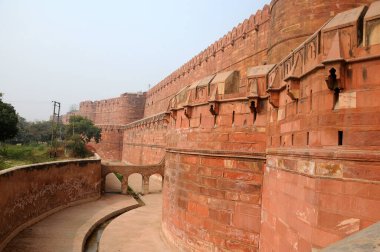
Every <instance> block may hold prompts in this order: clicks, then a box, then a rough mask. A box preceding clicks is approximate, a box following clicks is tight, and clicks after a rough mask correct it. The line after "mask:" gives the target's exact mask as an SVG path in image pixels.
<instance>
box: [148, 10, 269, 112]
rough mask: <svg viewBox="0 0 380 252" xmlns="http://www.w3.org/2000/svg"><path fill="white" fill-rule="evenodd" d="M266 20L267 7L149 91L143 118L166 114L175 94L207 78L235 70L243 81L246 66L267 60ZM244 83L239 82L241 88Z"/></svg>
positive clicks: (267, 18)
mask: <svg viewBox="0 0 380 252" xmlns="http://www.w3.org/2000/svg"><path fill="white" fill-rule="evenodd" d="M269 18H270V16H269V6H265V7H264V9H263V10H260V11H257V13H256V14H255V15H252V16H251V17H250V18H249V19H246V20H244V22H243V23H242V24H240V25H238V26H237V27H236V28H234V29H233V30H232V31H230V32H229V33H228V34H226V35H225V36H224V37H223V38H221V39H219V40H218V41H216V42H215V43H214V44H212V45H210V46H209V47H208V48H207V49H205V50H204V51H202V52H201V53H200V54H198V55H197V56H195V57H194V58H193V59H191V60H190V61H189V62H187V63H186V64H184V65H183V66H181V67H180V68H179V69H178V70H176V71H175V72H173V73H172V74H170V75H169V76H168V77H166V78H165V79H164V80H162V81H161V82H160V83H158V84H157V85H155V86H154V87H153V88H151V89H150V90H149V91H148V92H147V100H146V104H145V112H144V117H148V116H152V115H154V114H158V113H161V112H164V111H166V110H167V109H168V104H169V100H170V98H171V97H173V95H174V94H176V93H177V92H178V91H179V90H180V89H182V88H183V87H185V86H186V85H189V84H191V83H193V82H194V81H197V80H200V79H202V78H204V77H206V76H209V75H212V74H215V73H219V72H223V71H228V70H238V71H240V75H241V77H242V79H243V80H244V79H245V76H246V71H247V67H248V66H256V65H262V64H263V63H265V62H266V61H267V56H266V49H267V46H268V32H269ZM246 84H247V83H245V82H244V81H243V82H241V83H240V89H242V90H243V89H244V88H245V87H246Z"/></svg>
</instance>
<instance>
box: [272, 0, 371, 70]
mask: <svg viewBox="0 0 380 252" xmlns="http://www.w3.org/2000/svg"><path fill="white" fill-rule="evenodd" d="M372 2H374V0H348V1H347V0H328V1H326V0H273V1H272V2H271V4H270V15H271V19H270V29H269V45H268V61H269V63H270V64H275V63H277V62H279V61H280V60H281V59H282V58H284V57H285V56H286V55H288V54H289V53H290V52H291V51H292V50H293V49H295V48H296V47H297V46H298V45H300V44H301V43H302V42H303V41H305V40H306V39H307V38H308V37H309V36H311V35H312V34H313V33H315V32H316V31H317V29H319V28H320V27H321V26H323V24H325V23H326V22H327V21H328V20H329V19H331V18H332V17H334V16H335V15H336V14H338V13H339V12H343V11H345V10H349V9H353V8H355V7H358V6H361V5H363V4H369V3H372Z"/></svg>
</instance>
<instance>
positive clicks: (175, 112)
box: [170, 109, 177, 120]
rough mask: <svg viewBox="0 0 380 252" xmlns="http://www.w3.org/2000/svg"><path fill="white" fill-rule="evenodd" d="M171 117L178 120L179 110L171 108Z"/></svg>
mask: <svg viewBox="0 0 380 252" xmlns="http://www.w3.org/2000/svg"><path fill="white" fill-rule="evenodd" d="M170 117H171V118H173V119H174V120H177V110H174V109H173V110H171V111H170Z"/></svg>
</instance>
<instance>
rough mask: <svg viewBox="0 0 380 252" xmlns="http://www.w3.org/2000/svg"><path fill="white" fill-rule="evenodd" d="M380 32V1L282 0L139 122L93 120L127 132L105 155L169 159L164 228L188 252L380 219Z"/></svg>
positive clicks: (178, 80) (269, 244)
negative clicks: (379, 210) (379, 97)
mask: <svg viewBox="0 0 380 252" xmlns="http://www.w3.org/2000/svg"><path fill="white" fill-rule="evenodd" d="M371 3H372V5H370V4H371ZM379 31H380V4H379V2H375V1H371V0H362V1H352V0H334V1H322V0H312V1H310V0H309V1H306V0H305V1H303V0H301V1H293V0H274V1H272V3H271V5H270V6H265V7H264V8H263V10H261V11H258V12H257V13H256V14H255V15H252V16H251V17H250V18H249V19H247V20H244V22H243V23H242V24H239V25H238V26H237V27H236V28H234V29H233V30H232V31H230V32H229V33H228V34H227V35H225V36H224V37H223V38H221V39H220V40H218V41H216V42H215V43H214V44H212V45H211V46H209V47H208V48H207V49H205V50H204V51H202V52H201V53H200V54H198V55H197V56H195V57H194V58H193V59H191V60H190V61H189V62H187V63H186V64H184V65H183V66H181V67H180V68H179V69H178V70H176V71H175V72H174V73H172V74H171V75H169V76H168V77H167V78H165V79H164V80H162V81H161V82H160V83H158V84H157V85H156V86H154V87H153V88H152V89H150V90H149V91H148V92H147V93H146V95H145V96H144V99H145V100H144V102H145V105H144V109H142V110H138V111H139V112H138V113H139V115H140V118H138V119H139V120H137V121H134V122H131V121H130V122H122V121H120V120H119V121H118V119H115V118H116V117H115V118H113V117H112V118H113V119H112V120H115V121H112V120H111V117H109V118H110V120H104V118H105V117H104V116H103V115H100V114H99V115H97V117H99V118H103V119H102V120H100V121H97V120H98V119H96V118H95V117H92V120H94V122H95V123H96V124H98V125H103V124H104V123H106V124H110V125H109V126H107V127H109V129H113V130H116V129H117V132H118V133H117V134H116V133H115V134H116V135H117V137H115V138H113V137H108V136H107V134H108V133H107V131H104V132H105V135H104V136H105V138H104V143H103V144H105V143H106V144H107V143H110V142H112V143H113V145H112V146H111V145H107V147H106V148H101V152H102V151H103V150H105V149H106V151H103V153H102V154H101V156H103V157H104V158H106V159H118V160H122V161H124V162H127V163H131V164H139V165H144V164H154V163H158V162H159V161H160V160H162V158H163V157H165V174H164V189H163V219H162V228H163V233H164V236H165V237H166V238H167V239H168V240H169V241H170V242H171V243H173V244H175V245H176V246H177V247H179V248H181V249H183V250H184V251H194V250H195V251H204V250H207V251H215V250H238V251H257V250H260V251H284V250H286V251H311V250H312V249H319V248H323V247H326V246H327V245H329V244H331V243H333V242H335V241H338V240H340V239H342V238H343V237H345V236H348V235H350V234H352V233H354V232H356V231H358V230H361V229H363V228H365V227H367V226H369V225H371V224H372V223H374V222H377V221H379V220H380V216H379V213H378V211H377V210H376V209H378V208H379V207H380V198H379V192H380V189H379V188H380V185H379V177H380V176H379V174H380V172H379V167H380V153H379V151H378V147H379V145H380V142H379V141H378V139H379V136H380V127H379V125H380V123H379V122H380V119H379V116H378V114H379V111H380V103H379V99H378V96H379V92H380V78H379V75H378V74H377V72H378V71H379V69H380V36H379V34H380V32H379ZM90 107H91V106H90ZM104 111H106V110H104ZM104 111H103V112H104ZM142 112H143V113H142ZM100 113H101V112H100ZM107 113H108V112H107ZM106 117H107V116H106ZM89 118H91V115H89ZM136 119H137V118H136ZM100 122H101V123H100ZM123 124H124V125H123ZM102 127H103V126H102ZM113 132H114V131H113ZM116 135H114V136H116ZM104 146H105V145H104ZM102 149H103V150H102ZM107 151H109V152H110V153H107Z"/></svg>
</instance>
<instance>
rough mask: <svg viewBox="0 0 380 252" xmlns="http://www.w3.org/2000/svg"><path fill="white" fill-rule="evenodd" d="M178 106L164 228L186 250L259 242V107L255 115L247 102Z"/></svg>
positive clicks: (168, 165)
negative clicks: (186, 108)
mask: <svg viewBox="0 0 380 252" xmlns="http://www.w3.org/2000/svg"><path fill="white" fill-rule="evenodd" d="M219 106H220V107H219V112H218V115H217V116H216V117H215V116H213V115H212V114H211V113H210V111H209V106H208V105H200V106H196V107H193V111H192V112H191V118H187V117H186V115H185V114H184V110H178V111H177V113H176V119H174V118H173V117H171V122H170V123H171V128H170V130H169V132H168V136H167V139H168V140H167V141H168V142H167V154H166V165H165V183H164V190H163V224H162V225H163V231H164V234H165V235H166V237H167V238H168V239H169V240H170V241H171V242H173V243H174V244H176V246H177V247H179V248H182V249H189V250H192V249H193V250H196V251H200V250H207V251H213V250H215V249H220V250H249V251H251V250H256V249H258V247H259V236H260V222H261V215H260V213H261V192H262V178H263V177H262V176H263V169H264V162H265V138H266V137H265V118H266V111H265V109H263V111H262V113H261V114H259V115H258V116H257V118H256V120H254V118H253V116H254V115H253V113H252V112H251V110H250V108H249V105H248V102H246V101H235V102H228V103H220V104H219Z"/></svg>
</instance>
